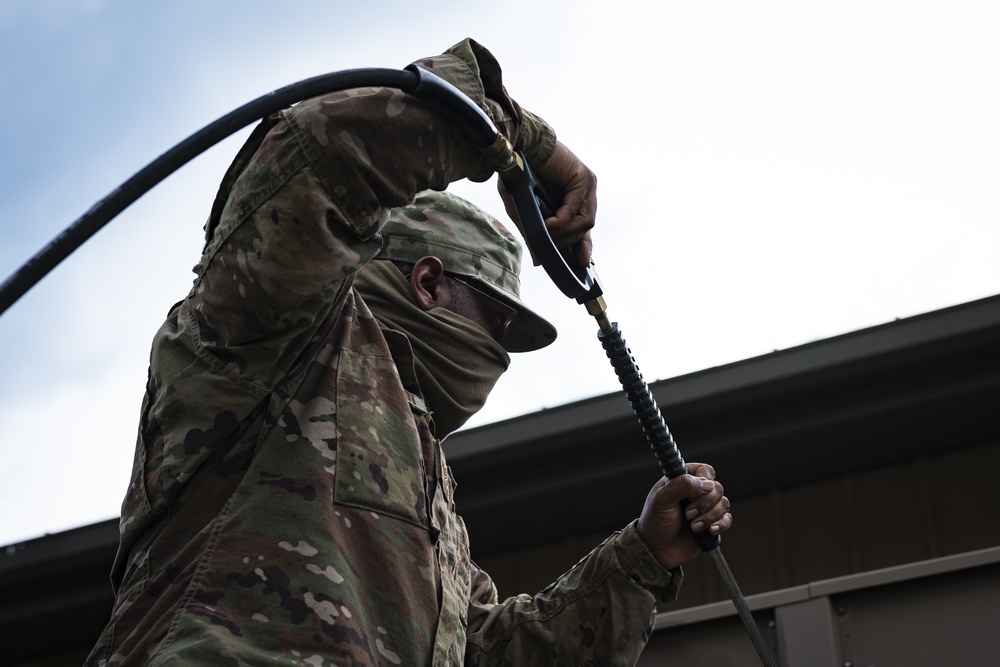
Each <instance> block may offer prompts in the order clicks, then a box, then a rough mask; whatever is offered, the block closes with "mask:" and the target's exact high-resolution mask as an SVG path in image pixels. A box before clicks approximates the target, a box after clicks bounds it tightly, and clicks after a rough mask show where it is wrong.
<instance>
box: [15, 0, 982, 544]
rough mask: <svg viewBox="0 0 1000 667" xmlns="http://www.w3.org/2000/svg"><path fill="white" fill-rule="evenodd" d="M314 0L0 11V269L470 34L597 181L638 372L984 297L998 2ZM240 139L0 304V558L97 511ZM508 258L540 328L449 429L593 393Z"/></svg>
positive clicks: (605, 254)
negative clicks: (547, 333)
mask: <svg viewBox="0 0 1000 667" xmlns="http://www.w3.org/2000/svg"><path fill="white" fill-rule="evenodd" d="M341 4H343V3H330V2H306V1H298V2H296V1H290V2H286V3H281V6H280V10H278V9H276V5H275V4H274V3H262V2H232V1H230V0H218V1H216V2H204V1H203V0H202V1H199V2H194V1H191V0H177V1H174V2H171V3H155V2H148V1H138V0H134V1H131V2H125V1H124V0H104V1H102V0H75V1H74V0H63V1H56V0H9V1H8V2H5V3H3V4H2V5H0V62H2V63H3V66H2V67H0V97H2V99H3V100H4V101H5V105H4V106H5V110H6V112H7V113H6V115H5V121H6V122H4V123H0V146H2V149H0V183H2V186H0V187H2V192H3V195H4V196H3V198H2V200H0V229H2V234H3V243H0V274H2V275H3V276H6V275H9V274H10V273H11V272H13V271H14V270H15V269H16V268H17V267H18V266H19V265H20V264H21V263H22V262H23V261H24V260H26V259H27V258H28V257H29V256H30V255H31V254H33V253H34V252H36V251H37V250H38V249H39V248H40V247H42V246H43V245H44V244H45V243H46V242H48V241H49V240H50V239H51V238H52V237H53V236H55V235H56V234H57V233H58V232H59V231H61V230H62V229H63V228H65V227H66V226H67V225H68V224H69V223H70V222H72V221H73V220H74V219H76V218H77V217H78V216H79V215H81V214H82V213H83V212H85V211H86V210H87V209H88V208H89V207H90V206H91V205H93V204H94V203H95V202H96V201H98V200H99V199H101V198H102V197H104V196H105V195H106V194H107V193H108V192H110V191H111V190H112V189H113V188H114V187H116V186H117V185H118V184H120V183H121V182H123V181H124V180H125V179H127V178H128V177H129V176H131V175H132V174H133V173H134V172H135V171H137V170H139V169H140V168H141V167H143V166H144V165H145V164H147V163H148V162H149V161H151V160H152V159H154V158H155V157H157V156H158V155H159V154H161V153H162V152H163V151H165V150H167V149H168V148H170V147H171V146H172V145H173V144H175V143H176V142H178V141H180V140H181V139H183V138H185V137H186V136H188V135H189V134H191V133H193V132H194V131H196V130H197V129H199V128H201V127H202V126H204V125H206V124H207V123H209V122H211V121H212V120H214V119H215V118H217V117H219V116H221V115H222V114H224V113H226V112H227V111H229V110H231V109H233V108H235V107H236V106H238V105H240V104H243V103H244V102H247V101H249V100H250V99H253V98H255V97H257V96H259V95H261V94H263V93H265V92H267V91H270V90H273V89H275V88H279V87H281V86H284V85H286V84H289V83H291V82H294V81H297V80H301V79H303V78H306V77H309V76H313V75H316V74H320V73H323V72H327V71H334V70H339V69H346V68H352V67H367V66H379V67H401V66H403V65H405V64H406V63H408V62H410V61H411V60H414V59H416V58H418V57H421V56H424V55H428V54H432V53H436V52H439V51H441V50H442V49H444V48H446V47H448V46H450V45H451V44H453V43H455V42H457V41H458V40H460V39H461V38H463V37H465V36H472V37H474V38H476V39H478V40H479V41H481V42H482V43H483V44H485V45H486V46H488V47H489V48H490V49H492V50H493V51H494V53H495V54H496V55H497V57H498V58H499V60H500V62H501V63H502V64H503V66H504V68H505V73H506V80H507V85H508V89H509V90H510V91H511V93H512V94H513V95H514V96H515V97H516V98H517V99H519V100H520V101H521V102H522V103H523V104H524V105H525V106H526V107H528V108H530V109H532V110H534V111H536V112H537V113H539V114H541V115H542V116H543V117H545V118H547V119H548V120H550V121H551V122H552V123H553V125H554V126H555V127H556V129H557V130H558V132H559V134H560V136H561V137H562V139H563V140H564V141H565V143H566V144H567V145H569V146H570V147H571V148H573V150H574V151H576V152H577V153H578V154H579V155H580V156H581V157H582V158H584V159H585V160H586V161H587V162H588V163H589V164H591V166H592V167H593V168H594V169H595V171H596V172H597V173H598V176H599V179H600V214H599V222H598V224H599V227H598V229H597V230H596V231H595V240H596V245H595V257H596V259H597V262H598V269H599V272H600V274H601V277H602V279H603V281H604V283H605V287H606V294H607V298H608V304H609V312H610V314H611V316H612V319H616V320H618V321H619V322H620V323H621V326H622V330H623V331H624V333H625V334H626V336H627V337H628V340H629V342H630V343H631V346H632V348H633V350H634V351H635V354H636V357H637V359H638V361H639V363H640V365H641V366H642V368H643V371H644V375H645V376H646V378H647V379H649V380H654V379H659V378H666V377H673V376H676V375H679V374H682V373H687V372H692V371H696V370H700V369H703V368H706V367H710V366H714V365H719V364H723V363H728V362H732V361H736V360H739V359H743V358H747V357H750V356H754V355H758V354H764V353H767V352H770V351H771V350H774V349H783V348H787V347H791V346H794V345H798V344H801V343H804V342H807V341H810V340H816V339H819V338H824V337H828V336H832V335H836V334H840V333H844V332H847V331H852V330H856V329H859V328H862V327H866V326H871V325H874V324H879V323H882V322H886V321H890V320H892V319H894V318H896V317H906V316H910V315H914V314H917V313H921V312H927V311H930V310H935V309H938V308H941V307H945V306H948V305H953V304H957V303H963V302H966V301H969V300H972V299H976V298H981V297H985V296H989V295H992V294H996V293H998V292H1000V269H998V268H997V262H996V259H995V258H996V256H997V245H998V243H1000V224H998V223H1000V198H998V197H997V196H996V188H997V183H998V182H1000V160H998V158H997V156H998V155H1000V126H998V124H997V123H996V118H998V117H1000V92H998V87H997V86H996V81H997V78H998V77H997V74H998V72H997V69H998V66H1000V43H998V41H997V40H996V35H997V34H1000V8H998V7H997V6H996V3H992V2H988V1H986V0H982V1H978V2H974V1H961V0H960V1H953V2H943V1H941V2H919V1H918V2H901V1H898V2H897V1H880V0H866V1H863V2H862V1H860V0H859V1H844V2H834V1H830V0H817V1H816V2H811V3H793V2H787V1H781V0H762V1H760V2H755V3H744V2H737V1H736V0H728V1H727V0H723V1H718V2H711V3H692V2H679V1H677V2H675V1H669V0H668V1H662V2H635V1H632V2H629V1H623V2H616V3H606V2H578V3H573V4H572V5H571V6H570V5H569V4H568V3H559V4H558V5H557V4H556V3H551V4H549V5H543V4H542V3H537V2H521V1H513V2H510V3H506V4H505V5H504V6H503V8H502V9H495V8H494V6H493V5H485V4H483V5H482V6H481V7H480V6H479V3H468V2H462V3H460V2H432V3H423V4H421V5H419V9H415V7H416V6H415V5H412V4H411V3H402V2H372V3H367V4H365V5H361V6H360V7H358V5H357V3H352V4H351V8H350V9H349V10H343V9H340V8H339V7H338V5H341ZM240 141H241V136H238V137H235V138H234V139H231V140H229V141H227V142H225V143H223V144H221V145H220V146H218V147H216V148H215V149H212V150H211V151H209V152H208V153H206V154H205V155H203V156H201V157H199V158H198V159H196V160H195V161H194V162H192V163H191V164H190V165H189V166H188V167H186V168H184V169H183V170H181V171H180V172H179V173H177V174H175V175H174V176H173V177H171V178H170V179H168V180H167V181H166V182H165V183H163V184H162V185H160V186H159V187H158V188H157V189H155V190H154V191H153V192H151V193H150V194H149V195H147V196H146V197H144V198H143V199H142V200H140V201H139V202H137V203H136V204H135V205H134V206H133V207H131V208H130V209H129V210H127V211H126V212H125V213H124V214H122V215H121V216H119V218H118V219H116V220H115V221H114V222H112V224H111V225H110V226H108V227H107V228H106V229H105V230H103V231H102V232H100V233H99V234H98V235H97V236H96V237H95V238H94V239H92V240H91V241H90V242H89V243H88V244H87V245H86V246H84V247H83V248H82V249H81V250H80V251H78V252H77V253H76V254H74V255H73V256H72V257H71V258H70V259H69V260H67V261H66V262H65V263H64V264H63V265H62V266H60V267H59V268H58V269H57V270H56V271H55V272H54V273H53V274H52V275H51V276H50V277H49V278H47V279H46V280H45V281H43V282H42V284H40V285H39V286H38V287H37V288H35V289H34V290H32V291H31V292H30V293H29V294H28V295H27V296H25V297H24V299H22V300H21V301H20V302H19V303H18V304H16V305H15V306H14V307H13V308H11V309H10V310H9V311H8V312H7V313H6V314H4V315H3V316H0V544H4V543H10V542H15V541H18V540H23V539H27V538H30V537H34V536H37V535H41V534H43V533H46V532H56V531H59V530H65V529H67V528H70V527H73V526H77V525H82V524H86V523H90V522H93V521H98V520H101V519H105V518H110V517H112V516H115V514H116V513H117V511H118V505H119V503H120V498H121V496H122V493H123V492H124V489H125V486H126V484H127V481H128V474H129V469H130V466H131V459H132V450H133V445H134V433H135V424H136V416H137V413H138V407H139V401H140V399H141V392H142V388H143V383H144V380H145V373H146V362H147V359H148V346H149V341H150V339H151V337H152V335H153V333H154V332H155V330H156V328H157V327H158V325H159V322H160V319H161V318H162V316H163V314H164V313H165V312H166V310H167V309H168V307H169V306H170V305H171V304H172V303H173V302H174V301H176V300H177V299H180V298H181V297H183V295H184V293H185V292H186V291H187V289H188V287H189V285H190V281H191V278H192V274H191V272H190V269H191V267H192V266H193V265H194V264H195V262H196V261H197V259H198V252H199V250H200V245H201V225H202V223H203V221H204V219H205V217H206V216H207V214H208V208H209V206H210V204H211V201H212V197H213V196H214V193H215V188H216V186H217V183H218V180H219V179H220V178H221V176H222V173H223V172H224V170H225V168H226V166H227V165H228V162H229V160H230V159H231V157H232V155H233V153H234V152H235V151H236V149H237V148H238V145H239V143H240ZM456 191H457V192H458V193H459V194H463V195H465V196H468V197H470V198H472V199H474V200H475V201H476V202H477V203H479V204H480V205H483V206H484V207H486V208H489V209H491V210H493V211H494V212H495V213H496V214H497V215H502V208H501V206H500V205H499V202H498V200H497V198H496V196H495V194H494V193H493V190H492V186H491V185H481V186H474V185H470V184H459V185H457V186H456ZM526 273H527V275H526V276H525V288H524V291H525V295H526V298H527V299H528V300H529V301H531V302H532V303H533V304H534V305H535V306H536V308H537V309H538V310H540V311H542V312H544V313H545V314H546V315H548V316H549V317H550V318H551V319H552V320H553V321H554V322H555V323H556V325H557V326H558V327H559V329H560V338H559V340H558V341H557V343H556V344H555V345H553V346H552V347H551V348H549V349H547V350H545V351H542V352H539V353H537V354H533V355H526V356H523V357H520V358H516V359H515V362H514V365H513V367H512V369H511V371H510V372H509V373H508V375H507V376H505V377H504V378H503V379H502V380H501V383H500V384H499V385H498V387H497V390H496V391H495V393H494V396H493V397H492V398H491V401H490V404H489V405H488V406H487V409H486V410H485V411H484V412H483V413H482V415H481V416H480V417H478V418H477V420H476V421H475V422H474V423H476V424H482V423H486V422H488V421H491V420H496V419H504V418H508V417H512V416H516V415H518V414H524V413H525V412H529V411H533V410H538V409H541V408H543V407H547V406H553V405H558V404H562V403H565V402H568V401H572V400H577V399H579V398H583V397H586V396H591V395H595V394H601V393H606V392H609V391H613V390H614V389H615V380H614V376H613V373H612V371H611V369H610V368H609V367H608V366H607V363H606V360H605V359H604V356H603V351H602V350H601V349H600V347H599V344H598V343H597V342H596V340H595V339H594V325H593V323H592V321H591V320H590V319H589V318H588V317H587V316H586V314H585V313H584V312H583V311H582V309H580V308H579V306H576V305H575V304H574V302H572V301H569V300H566V299H564V298H563V297H561V295H559V294H558V292H557V291H556V290H555V288H554V287H552V286H551V285H550V284H549V283H548V281H547V278H546V277H545V276H544V275H543V274H541V272H540V271H530V270H528V271H527V272H526ZM667 419H668V422H669V414H667ZM678 437H679V438H682V434H678ZM682 441H683V439H682Z"/></svg>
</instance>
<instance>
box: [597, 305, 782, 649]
mask: <svg viewBox="0 0 1000 667" xmlns="http://www.w3.org/2000/svg"><path fill="white" fill-rule="evenodd" d="M585 305H586V307H587V311H588V312H590V314H591V315H593V316H594V317H595V318H596V319H597V323H598V325H599V326H600V329H601V330H600V331H599V332H598V334H597V337H598V338H599V339H600V341H601V345H602V346H603V347H604V351H605V353H606V354H607V355H608V359H610V360H611V365H612V367H614V369H615V373H616V374H617V375H618V380H619V382H621V385H622V389H624V390H625V395H626V396H627V397H628V401H629V405H631V406H632V410H633V411H634V412H635V416H636V417H637V418H638V420H639V426H640V427H641V428H642V432H643V434H644V435H645V436H646V439H647V440H648V441H649V445H650V447H651V448H652V450H653V454H654V455H655V456H656V460H657V462H659V464H660V468H661V470H663V474H664V475H666V477H667V479H673V478H674V477H677V476H678V475H683V474H686V473H687V466H686V464H685V463H684V458H683V457H682V456H681V452H680V450H679V449H678V448H677V444H676V443H675V442H674V438H673V436H672V435H671V434H670V431H669V430H668V429H667V424H666V422H665V421H664V420H663V416H662V415H661V414H660V409H659V407H657V405H656V400H655V399H654V398H653V393H652V392H651V391H650V389H649V386H648V385H647V384H646V382H645V380H643V378H642V374H641V373H640V372H639V367H638V365H637V364H636V363H635V358H634V357H633V356H632V352H631V351H630V350H629V349H628V346H627V345H626V344H625V339H624V338H623V337H622V334H621V332H620V331H619V330H618V323H617V322H611V321H610V320H609V319H608V316H607V313H606V311H605V308H604V300H603V297H599V298H598V299H595V300H592V301H588V302H586V303H585ZM695 539H696V540H697V542H698V546H699V547H701V550H702V551H704V552H707V553H709V554H711V556H712V561H713V562H714V563H715V567H716V569H717V570H718V571H719V576H721V577H722V581H723V583H724V584H725V586H726V590H727V591H729V597H730V598H732V601H733V605H734V606H735V607H736V613H737V614H738V615H739V617H740V620H741V621H743V625H744V626H745V627H746V630H747V633H749V635H750V639H751V641H752V642H753V645H754V648H755V649H756V650H757V655H758V656H759V657H760V661H761V663H763V664H764V665H765V666H766V667H774V658H773V657H772V656H771V652H770V651H769V650H768V648H767V645H766V644H765V643H764V637H763V636H762V635H761V633H760V628H758V627H757V623H756V622H755V621H754V620H753V616H752V615H751V613H750V607H749V606H748V605H747V601H746V599H745V598H744V597H743V593H742V592H741V591H740V587H739V585H738V584H737V583H736V578H735V577H734V576H733V572H732V570H730V569H729V564H728V563H727V562H726V559H725V557H724V556H723V555H722V549H721V548H720V545H721V543H722V539H721V538H720V537H719V536H718V535H712V534H711V533H709V532H708V530H707V529H706V530H704V531H702V532H701V533H697V534H695Z"/></svg>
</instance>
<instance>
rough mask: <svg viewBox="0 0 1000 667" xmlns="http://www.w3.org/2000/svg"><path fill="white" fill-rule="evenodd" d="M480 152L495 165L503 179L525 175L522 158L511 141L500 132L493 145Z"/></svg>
mask: <svg viewBox="0 0 1000 667" xmlns="http://www.w3.org/2000/svg"><path fill="white" fill-rule="evenodd" d="M479 152H480V153H482V154H483V157H485V158H486V160H487V161H488V162H489V163H490V164H491V165H493V168H494V169H496V171H497V173H498V174H500V177H501V178H518V177H519V176H521V174H523V173H524V163H523V162H522V161H521V156H520V155H518V154H517V152H515V151H514V147H513V146H512V145H511V143H510V141H508V139H507V137H505V136H504V135H503V134H501V133H500V132H497V138H496V140H495V141H494V142H493V143H492V144H490V145H489V146H483V147H481V148H480V149H479Z"/></svg>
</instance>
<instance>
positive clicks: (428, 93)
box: [0, 66, 497, 315]
mask: <svg viewBox="0 0 1000 667" xmlns="http://www.w3.org/2000/svg"><path fill="white" fill-rule="evenodd" d="M362 87H384V88H398V89H400V90H403V91H404V92H409V93H415V94H417V95H420V96H422V97H425V98H426V99H427V101H428V102H429V103H430V104H432V105H434V106H435V107H437V108H438V109H439V110H442V111H444V112H445V113H447V114H448V115H449V116H450V117H451V118H453V119H454V120H455V121H456V122H457V123H458V124H459V125H460V126H461V127H464V128H466V129H467V130H468V131H469V132H470V133H471V135H472V137H473V140H474V141H475V142H476V144H477V146H483V145H488V144H489V143H491V142H492V141H493V140H495V139H496V135H497V129H496V127H495V126H494V125H493V123H492V121H490V119H489V117H488V116H486V114H485V113H484V112H483V111H482V109H480V108H479V107H478V106H476V105H475V104H474V103H472V102H471V100H469V99H468V98H466V97H464V95H463V94H462V93H461V91H459V90H458V89H456V88H454V87H453V86H452V85H451V84H449V83H448V82H447V81H445V80H444V79H441V78H440V77H437V76H435V75H433V74H431V73H429V72H427V71H425V70H421V69H419V68H416V67H413V66H411V67H410V68H408V69H407V70H396V69H380V68H365V69H353V70H344V71H341V72H333V73H331V74H323V75H320V76H316V77H313V78H311V79H305V80H303V81H299V82H298V83H293V84H291V85H289V86H285V87H284V88H279V89H278V90H275V91H273V92H270V93H268V94H266V95H262V96H261V97H258V98H257V99H255V100H253V101H252V102H248V103H247V104H244V105H243V106H241V107H239V108H238V109H235V110H234V111H231V112H229V113H228V114H226V115H225V116H223V117H222V118H219V119H218V120H216V121H215V122H213V123H211V124H210V125H207V126H205V127H204V128H202V129H201V130H199V131H198V132H195V133H194V134H192V135H191V136H190V137H188V138H187V139H185V140H184V141H182V142H181V143H179V144H177V145H176V146H174V147H173V148H171V149H170V150H168V151H167V152H166V153H164V154H163V155H161V156H160V157H158V158H157V159H156V160H154V161H153V162H151V163H149V164H148V165H147V166H146V167H145V168H143V169H142V170H141V171H139V172H138V173H136V174H135V175H134V176H132V178H130V179H128V180H127V181H125V182H124V183H122V184H121V185H120V186H118V188H117V189H115V190H114V191H113V192H111V194H109V195H108V196H107V197H105V198H104V199H102V200H101V201H99V202H97V203H96V204H94V206H92V207H91V209H90V210H89V211H87V212H86V213H84V214H83V215H82V216H80V217H79V218H78V219H77V220H76V221H75V222H74V223H73V224H71V225H70V226H69V227H67V228H66V229H65V230H63V232H62V233H60V234H59V236H57V237H56V238H54V239H53V240H52V241H51V242H49V244H48V245H46V246H45V247H44V248H42V249H41V250H40V251H38V253H36V254H35V255H34V257H32V258H31V259H29V260H28V261H27V262H25V264H24V265H23V266H22V267H21V268H20V269H18V270H17V271H15V272H14V273H13V274H12V275H11V276H10V277H9V278H8V279H7V280H6V281H5V282H4V283H3V285H0V315H2V314H3V313H4V312H6V310H7V309H8V308H9V307H10V306H12V305H13V304H14V303H15V302H16V301H17V300H18V299H20V298H21V297H22V296H24V294H25V293H26V292H27V291H28V290H30V289H31V288H32V287H34V286H35V285H36V284H37V283H38V282H39V281H40V280H41V279H42V278H44V277H45V276H46V275H48V273H49V272H50V271H51V270H52V269H54V268H55V267H56V266H58V264H59V263H60V262H62V261H63V260H64V259H66V258H67V257H69V255H70V254H71V253H73V251H75V250H76V249H77V248H79V247H80V246H81V245H83V244H84V243H85V242H86V241H87V240H88V239H89V238H90V237H91V236H93V235H94V234H96V233H97V232H98V231H100V230H101V228H103V227H104V226H105V225H106V224H108V223H109V222H110V221H111V220H112V219H114V217H115V216H116V215H118V214H119V213H121V212H122V211H124V210H125V209H126V208H127V207H128V206H130V205H131V204H132V203H133V202H134V201H136V200H137V199H139V197H141V196H142V195H144V194H146V193H147V192H148V191H149V190H151V189H152V188H153V187H154V186H156V185H157V184H158V183H159V182H160V181H162V180H163V179H165V178H166V177H167V176H169V175H170V174H172V173H173V172H175V171H177V170H178V169H180V168H181V167H182V166H184V165H185V164H187V163H188V162H190V161H191V160H192V159H194V158H195V157H197V156H198V155H200V154H201V153H203V152H204V151H206V150H208V149H209V148H211V147H212V146H214V145H215V144H217V143H219V142H220V141H222V140H223V139H225V138H226V137H228V136H230V135H232V134H234V133H235V132H237V131H239V130H241V129H243V128H244V127H246V126H247V125H249V124H250V123H253V122H256V121H258V120H260V119H261V118H264V117H266V116H268V115H270V114H272V113H276V112H278V111H280V110H281V109H284V108H285V107H288V106H291V105H292V104H295V103H296V102H301V101H302V100H306V99H309V98H312V97H318V96H320V95H326V94H329V93H333V92H336V91H339V90H348V89H351V88H362Z"/></svg>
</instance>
